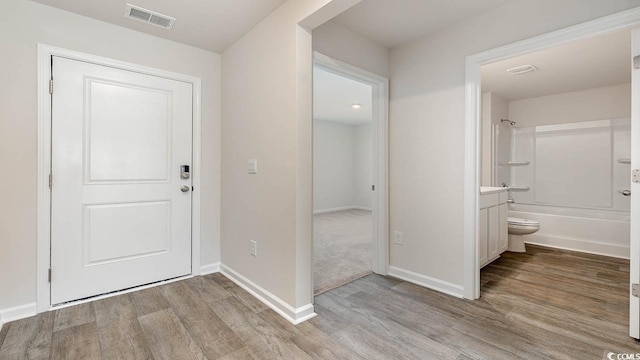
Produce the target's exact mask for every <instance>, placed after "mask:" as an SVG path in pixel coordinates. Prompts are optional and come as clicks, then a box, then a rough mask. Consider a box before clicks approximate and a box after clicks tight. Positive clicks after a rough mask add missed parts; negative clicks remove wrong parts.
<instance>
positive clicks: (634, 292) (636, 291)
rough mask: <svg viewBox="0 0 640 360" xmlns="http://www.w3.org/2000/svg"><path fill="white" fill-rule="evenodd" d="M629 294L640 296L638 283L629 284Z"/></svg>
mask: <svg viewBox="0 0 640 360" xmlns="http://www.w3.org/2000/svg"><path fill="white" fill-rule="evenodd" d="M631 295H633V296H635V297H640V285H638V284H631Z"/></svg>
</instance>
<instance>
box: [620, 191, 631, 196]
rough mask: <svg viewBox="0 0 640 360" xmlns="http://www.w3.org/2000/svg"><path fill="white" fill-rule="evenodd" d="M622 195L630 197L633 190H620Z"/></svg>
mask: <svg viewBox="0 0 640 360" xmlns="http://www.w3.org/2000/svg"><path fill="white" fill-rule="evenodd" d="M620 194H622V195H624V196H630V195H631V190H620Z"/></svg>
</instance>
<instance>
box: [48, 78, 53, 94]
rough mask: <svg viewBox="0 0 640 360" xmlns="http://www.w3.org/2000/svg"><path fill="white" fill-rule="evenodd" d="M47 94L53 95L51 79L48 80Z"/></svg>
mask: <svg viewBox="0 0 640 360" xmlns="http://www.w3.org/2000/svg"><path fill="white" fill-rule="evenodd" d="M49 94H51V95H53V79H51V80H49Z"/></svg>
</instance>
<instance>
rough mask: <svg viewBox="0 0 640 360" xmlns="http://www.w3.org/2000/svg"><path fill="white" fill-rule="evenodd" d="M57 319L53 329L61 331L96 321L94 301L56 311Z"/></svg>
mask: <svg viewBox="0 0 640 360" xmlns="http://www.w3.org/2000/svg"><path fill="white" fill-rule="evenodd" d="M55 314H56V319H55V322H54V325H53V331H60V330H64V329H67V328H70V327H74V326H78V325H82V324H87V323H90V322H94V321H96V315H95V311H94V308H93V303H92V302H87V303H83V304H78V305H74V306H69V307H66V308H62V309H59V310H56V311H55Z"/></svg>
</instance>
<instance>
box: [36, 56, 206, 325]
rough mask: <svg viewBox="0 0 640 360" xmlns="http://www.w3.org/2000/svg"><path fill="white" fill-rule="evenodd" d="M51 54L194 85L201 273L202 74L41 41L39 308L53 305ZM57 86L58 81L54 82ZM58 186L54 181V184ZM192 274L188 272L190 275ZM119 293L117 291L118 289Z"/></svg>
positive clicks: (195, 250) (196, 243)
mask: <svg viewBox="0 0 640 360" xmlns="http://www.w3.org/2000/svg"><path fill="white" fill-rule="evenodd" d="M51 56H58V57H63V58H68V59H72V60H78V61H84V62H88V63H92V64H96V65H102V66H108V67H112V68H116V69H120V70H127V71H133V72H137V73H142V74H146V75H152V76H157V77H162V78H167V79H171V80H178V81H183V82H187V83H190V84H192V86H193V102H192V109H193V110H192V112H193V117H192V121H193V140H192V154H193V155H192V156H193V159H192V161H193V166H192V167H193V170H192V175H191V176H192V179H193V187H194V191H193V194H192V205H191V206H192V217H191V233H192V236H191V239H192V240H191V275H190V276H195V275H199V274H200V273H201V269H200V189H201V150H200V149H201V118H200V116H201V115H200V114H201V113H200V108H201V80H200V78H197V77H193V76H189V75H183V74H178V73H174V72H170V71H165V70H160V69H155V68H151V67H147V66H142V65H138V64H133V63H128V62H123V61H119V60H114V59H109V58H105V57H100V56H95V55H91V54H86V53H82V52H77V51H72V50H67V49H62V48H57V47H53V46H48V45H44V44H38V171H37V233H36V252H37V260H36V312H38V313H41V312H44V311H48V310H50V309H51V288H50V283H49V277H48V276H49V266H50V263H51V230H50V229H51V192H50V189H49V173H50V169H51V94H50V93H49V81H50V79H51ZM54 87H55V85H54ZM54 186H55V185H54ZM187 277H189V276H187ZM116 294H117V293H116Z"/></svg>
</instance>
